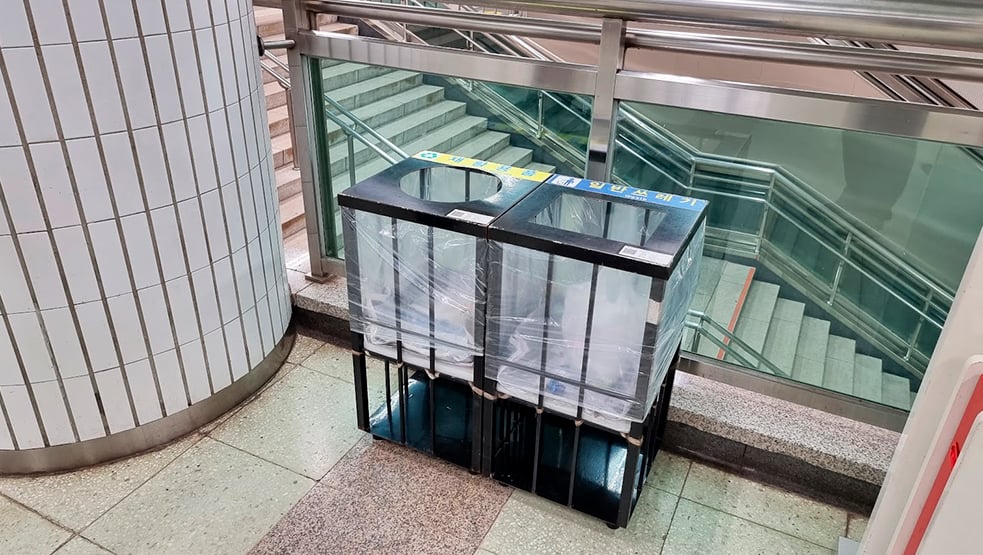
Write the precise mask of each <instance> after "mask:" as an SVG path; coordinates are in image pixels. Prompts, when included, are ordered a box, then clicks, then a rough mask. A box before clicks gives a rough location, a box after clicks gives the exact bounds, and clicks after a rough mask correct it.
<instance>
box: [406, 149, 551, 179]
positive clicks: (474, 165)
mask: <svg viewBox="0 0 983 555" xmlns="http://www.w3.org/2000/svg"><path fill="white" fill-rule="evenodd" d="M414 158H417V159H419V160H426V161H428V162H436V163H438V164H444V165H445V166H456V167H458V168H470V169H475V170H481V171H486V172H489V173H493V174H499V175H507V176H509V177H514V178H516V179H525V180H526V181H535V182H536V183H542V182H543V181H546V180H547V179H549V178H550V176H551V175H553V174H551V173H546V172H541V171H538V170H531V169H526V168H517V167H515V166H506V165H505V164H496V163H495V162H486V161H484V160H475V159H473V158H465V157H464V156H454V155H453V154H444V153H441V152H433V151H430V150H425V151H423V152H421V153H419V154H417V155H416V156H414Z"/></svg>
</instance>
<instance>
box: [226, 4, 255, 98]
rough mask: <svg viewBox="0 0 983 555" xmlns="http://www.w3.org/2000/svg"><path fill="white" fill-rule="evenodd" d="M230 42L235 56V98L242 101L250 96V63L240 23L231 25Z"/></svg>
mask: <svg viewBox="0 0 983 555" xmlns="http://www.w3.org/2000/svg"><path fill="white" fill-rule="evenodd" d="M229 34H230V35H231V36H230V37H229V40H230V41H231V46H232V51H233V55H234V56H235V60H236V61H235V64H236V65H235V66H234V68H235V77H236V81H235V97H234V98H236V99H240V100H241V99H242V98H244V97H245V96H246V95H248V94H249V78H248V77H247V70H246V64H248V63H249V59H250V58H249V57H247V56H246V52H245V50H246V49H245V47H244V45H243V36H242V26H241V25H240V24H239V22H234V23H230V24H229Z"/></svg>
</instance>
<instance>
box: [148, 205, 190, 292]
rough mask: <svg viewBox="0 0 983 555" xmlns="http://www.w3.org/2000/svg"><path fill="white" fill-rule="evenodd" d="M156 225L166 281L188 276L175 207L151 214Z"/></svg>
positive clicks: (161, 209)
mask: <svg viewBox="0 0 983 555" xmlns="http://www.w3.org/2000/svg"><path fill="white" fill-rule="evenodd" d="M150 217H151V220H152V221H153V225H154V237H155V239H156V241H157V252H158V254H159V256H160V266H161V270H162V271H163V272H164V279H165V280H170V279H174V278H176V277H178V276H183V275H185V274H187V268H186V267H185V265H184V249H183V248H182V246H181V231H180V229H179V228H178V224H177V216H176V215H175V213H174V207H172V206H167V207H164V208H158V209H157V210H154V211H153V212H151V213H150Z"/></svg>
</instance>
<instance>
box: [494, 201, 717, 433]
mask: <svg viewBox="0 0 983 555" xmlns="http://www.w3.org/2000/svg"><path fill="white" fill-rule="evenodd" d="M667 213H668V211H660V210H656V209H652V208H650V207H647V206H644V205H640V204H639V203H631V202H618V201H616V200H611V199H605V198H600V197H596V196H576V195H572V194H571V195H566V194H562V195H560V196H557V197H556V198H555V199H554V201H552V202H551V203H550V204H549V205H548V206H546V207H545V209H543V210H542V211H541V212H538V213H537V215H536V216H535V217H534V219H533V220H532V221H533V222H534V223H536V224H538V225H543V226H548V227H550V228H553V229H561V230H565V231H569V232H574V233H576V234H578V236H581V237H583V238H584V239H583V243H584V244H585V245H589V246H590V245H597V242H596V241H595V240H594V238H602V239H605V240H608V241H610V242H615V243H619V244H622V245H625V246H636V247H637V246H644V245H646V244H647V243H649V239H650V238H652V237H653V236H654V235H656V234H659V233H660V231H661V230H660V227H661V226H662V225H663V220H664V219H665V216H666V214H667ZM666 225H673V224H671V223H668V222H667V223H666ZM690 229H692V228H690ZM703 230H704V227H703V223H702V221H701V223H700V227H699V228H698V229H697V230H696V231H695V232H694V233H693V235H692V239H691V241H690V242H689V243H688V244H687V245H685V246H684V248H683V253H682V255H681V256H680V257H679V260H678V262H677V263H676V265H675V267H674V268H673V271H672V272H671V273H670V274H669V277H668V279H664V280H662V279H658V278H653V277H650V276H648V275H644V274H642V273H633V272H630V271H627V270H622V269H616V268H612V267H608V266H602V265H599V264H594V263H591V262H585V261H582V260H576V259H573V258H569V257H565V256H561V255H559V254H555V253H553V254H551V253H548V252H544V251H541V250H536V249H533V248H527V247H523V246H518V245H514V244H509V243H505V242H500V241H491V242H490V243H489V285H490V289H489V298H488V315H487V339H486V341H487V344H486V350H485V353H486V359H487V362H486V375H487V376H488V377H490V378H492V379H494V380H495V381H496V382H497V390H498V392H499V393H503V394H507V395H511V396H514V397H517V398H520V399H523V400H525V401H527V402H530V403H533V404H536V405H540V404H541V405H542V406H544V407H546V408H548V409H550V410H552V411H556V412H559V413H562V414H567V415H569V416H576V417H580V418H583V419H584V420H586V421H589V422H592V423H595V424H598V425H600V426H603V427H605V428H609V429H613V430H616V431H618V432H628V431H629V428H630V426H631V423H632V422H642V421H643V420H644V419H645V417H646V415H647V413H648V411H649V409H650V407H651V406H652V403H653V402H654V400H655V398H656V395H657V393H658V389H659V387H660V385H661V384H662V381H663V379H664V377H665V375H666V372H667V370H668V368H669V364H670V363H671V361H672V358H673V356H674V354H675V352H676V348H677V347H678V346H679V343H680V340H681V338H682V333H683V322H684V318H685V315H686V311H687V310H688V308H689V305H690V302H691V300H692V297H693V295H694V293H695V289H696V278H697V273H698V271H699V261H700V258H701V257H700V254H701V252H702V249H703V234H704V232H703ZM653 254H655V253H653ZM672 258H673V257H672V255H671V254H670V255H669V259H670V260H672ZM587 259H590V257H587ZM581 407H582V410H581Z"/></svg>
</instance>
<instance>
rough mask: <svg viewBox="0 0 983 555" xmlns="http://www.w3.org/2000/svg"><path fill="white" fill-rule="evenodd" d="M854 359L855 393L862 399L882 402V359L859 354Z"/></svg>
mask: <svg viewBox="0 0 983 555" xmlns="http://www.w3.org/2000/svg"><path fill="white" fill-rule="evenodd" d="M854 360H855V362H854V367H853V394H854V395H855V396H857V397H860V398H861V399H867V400H868V401H874V402H876V403H880V402H881V397H882V396H883V387H884V386H883V381H884V373H883V372H881V360H880V359H877V358H874V357H871V356H867V355H859V354H858V355H857V356H856V358H855V359H854Z"/></svg>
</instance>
